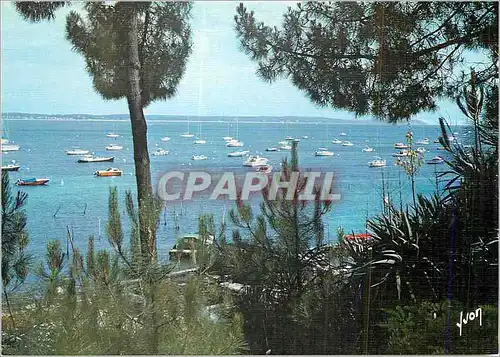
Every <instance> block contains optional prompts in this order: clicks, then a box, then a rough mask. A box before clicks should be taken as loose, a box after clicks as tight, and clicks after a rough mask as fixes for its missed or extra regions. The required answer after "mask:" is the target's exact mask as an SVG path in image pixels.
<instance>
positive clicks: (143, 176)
mask: <svg viewBox="0 0 500 357" xmlns="http://www.w3.org/2000/svg"><path fill="white" fill-rule="evenodd" d="M129 4H130V13H129V16H130V18H129V24H130V25H129V29H128V42H129V43H128V45H129V69H128V79H129V94H128V96H127V102H128V108H129V113H130V121H131V126H132V140H133V142H134V164H135V178H136V183H137V200H138V203H139V229H140V237H141V250H142V253H143V255H145V256H146V258H147V261H155V260H156V229H155V227H148V226H147V225H146V224H145V221H146V220H145V219H144V214H145V207H146V205H147V204H148V203H149V202H150V199H151V197H152V184H151V170H150V165H149V153H148V145H147V124H146V118H145V117H144V111H143V106H142V99H141V87H140V61H139V44H138V36H139V31H138V26H137V8H136V4H134V3H129ZM147 261H146V262H147ZM146 262H145V263H146Z"/></svg>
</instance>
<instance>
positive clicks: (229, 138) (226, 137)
mask: <svg viewBox="0 0 500 357" xmlns="http://www.w3.org/2000/svg"><path fill="white" fill-rule="evenodd" d="M222 140H224V141H225V142H228V141H231V140H233V138H232V137H230V136H224V137H223V138H222Z"/></svg>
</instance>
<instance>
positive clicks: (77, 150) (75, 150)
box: [66, 148, 89, 155]
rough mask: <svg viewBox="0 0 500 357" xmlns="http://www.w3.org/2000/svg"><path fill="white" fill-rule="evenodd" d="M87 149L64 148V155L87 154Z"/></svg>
mask: <svg viewBox="0 0 500 357" xmlns="http://www.w3.org/2000/svg"><path fill="white" fill-rule="evenodd" d="M88 153H89V150H84V149H78V148H73V149H71V150H66V155H87V154H88Z"/></svg>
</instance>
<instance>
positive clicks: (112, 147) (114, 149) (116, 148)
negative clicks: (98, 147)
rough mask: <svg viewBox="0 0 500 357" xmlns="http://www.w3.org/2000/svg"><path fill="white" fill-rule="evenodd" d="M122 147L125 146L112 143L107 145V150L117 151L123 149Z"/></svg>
mask: <svg viewBox="0 0 500 357" xmlns="http://www.w3.org/2000/svg"><path fill="white" fill-rule="evenodd" d="M122 149H123V146H121V145H116V144H111V145H108V146H106V150H108V151H116V150H122Z"/></svg>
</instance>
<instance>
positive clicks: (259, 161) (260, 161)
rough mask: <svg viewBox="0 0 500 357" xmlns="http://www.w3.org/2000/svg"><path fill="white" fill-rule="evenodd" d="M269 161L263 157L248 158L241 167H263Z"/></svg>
mask: <svg viewBox="0 0 500 357" xmlns="http://www.w3.org/2000/svg"><path fill="white" fill-rule="evenodd" d="M268 161H269V160H268V159H266V158H265V157H261V156H258V155H255V156H250V157H249V158H248V160H246V161H245V162H244V163H243V166H248V167H257V166H264V165H267V162H268Z"/></svg>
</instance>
